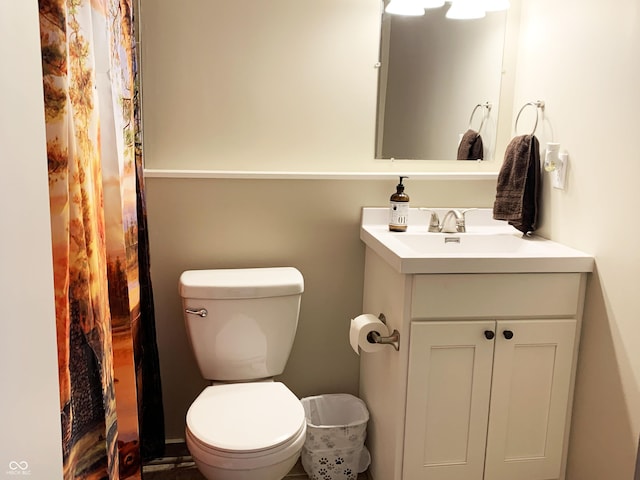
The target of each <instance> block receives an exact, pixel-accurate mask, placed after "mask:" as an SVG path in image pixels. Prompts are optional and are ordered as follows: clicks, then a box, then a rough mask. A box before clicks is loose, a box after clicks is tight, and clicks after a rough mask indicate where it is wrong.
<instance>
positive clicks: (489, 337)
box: [484, 330, 496, 340]
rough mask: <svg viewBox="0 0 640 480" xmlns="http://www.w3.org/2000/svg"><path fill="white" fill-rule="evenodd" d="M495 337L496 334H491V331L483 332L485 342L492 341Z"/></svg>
mask: <svg viewBox="0 0 640 480" xmlns="http://www.w3.org/2000/svg"><path fill="white" fill-rule="evenodd" d="M495 336H496V334H495V333H493V331H492V330H485V331H484V337H485V338H486V339H487V340H492V339H493V337H495Z"/></svg>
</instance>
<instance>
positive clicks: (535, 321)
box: [360, 249, 586, 480]
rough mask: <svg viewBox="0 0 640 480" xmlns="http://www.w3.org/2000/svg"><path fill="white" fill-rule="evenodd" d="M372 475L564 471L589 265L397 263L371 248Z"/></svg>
mask: <svg viewBox="0 0 640 480" xmlns="http://www.w3.org/2000/svg"><path fill="white" fill-rule="evenodd" d="M365 265H366V267H365V286H364V309H365V311H366V312H369V313H384V314H385V317H386V318H387V321H388V323H389V327H390V329H391V328H395V329H398V330H399V332H400V350H399V351H398V352H396V351H394V350H393V349H392V348H389V349H388V350H385V351H384V352H378V353H370V354H362V356H361V363H360V366H361V380H360V394H361V396H362V398H363V399H364V400H365V402H366V403H367V405H368V406H369V410H370V414H371V420H370V423H369V439H368V445H369V448H370V450H371V453H372V465H371V468H370V476H371V477H372V478H373V479H374V480H516V479H517V480H563V479H564V471H565V463H566V452H567V442H568V434H569V424H570V416H571V404H572V395H573V383H574V376H575V363H576V358H577V351H578V343H579V335H580V325H581V315H582V304H583V299H584V290H585V281H586V273H583V272H575V273H574V272H558V273H554V272H550V273H540V272H538V273H521V272H518V273H473V274H466V273H460V274H415V275H404V274H401V273H399V272H397V270H395V269H394V268H392V267H390V266H389V265H388V264H387V263H386V262H385V261H384V260H382V259H381V258H380V257H379V256H378V255H376V254H375V253H373V252H372V251H371V250H369V249H367V256H366V263H365Z"/></svg>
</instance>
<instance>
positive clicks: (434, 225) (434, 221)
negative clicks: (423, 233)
mask: <svg viewBox="0 0 640 480" xmlns="http://www.w3.org/2000/svg"><path fill="white" fill-rule="evenodd" d="M418 210H420V211H421V212H431V218H430V219H429V231H430V232H434V233H437V232H440V218H439V217H438V212H436V211H435V210H432V209H431V208H423V207H420V208H418Z"/></svg>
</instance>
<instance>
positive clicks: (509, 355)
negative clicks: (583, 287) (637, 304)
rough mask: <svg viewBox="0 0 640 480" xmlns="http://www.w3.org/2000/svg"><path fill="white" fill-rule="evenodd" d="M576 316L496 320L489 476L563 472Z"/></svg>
mask: <svg viewBox="0 0 640 480" xmlns="http://www.w3.org/2000/svg"><path fill="white" fill-rule="evenodd" d="M575 331H576V321H575V320H534V321H525V320H518V321H499V322H497V332H496V342H495V354H494V355H495V358H494V367H493V384H492V387H491V407H490V412H491V414H490V421H489V430H488V435H487V462H486V472H485V480H514V479H518V480H548V479H557V478H559V476H560V469H561V465H562V453H563V443H564V434H565V427H566V419H567V408H568V397H569V389H570V380H571V367H572V363H573V347H574V339H575Z"/></svg>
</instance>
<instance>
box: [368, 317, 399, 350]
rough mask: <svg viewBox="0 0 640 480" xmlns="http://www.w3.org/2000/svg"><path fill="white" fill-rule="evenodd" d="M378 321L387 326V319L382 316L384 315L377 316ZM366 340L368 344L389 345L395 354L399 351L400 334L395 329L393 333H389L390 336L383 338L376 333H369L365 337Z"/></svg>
mask: <svg viewBox="0 0 640 480" xmlns="http://www.w3.org/2000/svg"><path fill="white" fill-rule="evenodd" d="M378 320H380V321H381V322H382V323H384V324H385V325H386V324H387V317H385V316H384V313H381V314H380V315H378ZM367 340H368V341H369V343H380V344H382V345H391V346H392V347H393V348H395V349H396V352H398V351H400V332H399V331H398V330H396V329H395V328H394V329H393V332H391V335H389V336H388V337H383V336H382V335H380V334H379V333H378V332H369V334H368V335H367Z"/></svg>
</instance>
